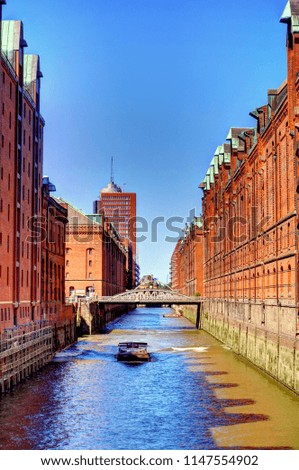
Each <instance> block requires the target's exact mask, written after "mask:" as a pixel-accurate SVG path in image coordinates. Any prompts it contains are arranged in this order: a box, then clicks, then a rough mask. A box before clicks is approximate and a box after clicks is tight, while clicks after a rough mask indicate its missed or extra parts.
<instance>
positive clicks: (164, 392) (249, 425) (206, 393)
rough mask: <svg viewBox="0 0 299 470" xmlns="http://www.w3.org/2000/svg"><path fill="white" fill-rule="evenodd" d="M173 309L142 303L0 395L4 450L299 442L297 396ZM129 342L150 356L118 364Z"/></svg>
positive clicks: (280, 445) (275, 445)
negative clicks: (173, 314)
mask: <svg viewBox="0 0 299 470" xmlns="http://www.w3.org/2000/svg"><path fill="white" fill-rule="evenodd" d="M170 312H171V310H170V309H155V308H152V307H149V308H138V309H136V310H134V311H132V312H129V313H128V314H126V315H124V316H122V317H120V318H119V319H117V320H115V321H113V322H111V323H110V324H109V325H108V326H107V328H106V331H105V333H103V334H97V335H93V336H87V337H84V338H79V340H78V342H77V343H76V344H75V345H74V346H72V347H70V348H68V349H67V350H65V351H62V352H60V353H57V354H56V356H55V358H54V361H52V362H51V363H50V364H49V365H48V366H46V368H45V369H44V370H42V371H40V372H39V373H38V374H37V376H36V377H34V378H32V379H30V380H27V381H26V382H25V383H23V384H22V385H20V386H19V387H18V388H17V389H16V390H15V391H14V393H13V394H9V395H7V396H6V397H5V400H2V401H1V402H0V420H1V424H2V429H9V432H5V433H3V435H2V436H1V441H0V447H1V448H2V449H48V450H49V449H57V450H58V449H64V450H67V449H69V450H71V449H72V450H73V449H82V450H84V449H86V450H88V449H102V450H105V449H107V450H109V449H127V450H129V449H150V450H153V449H160V450H163V449H178V450H180V449H211V450H212V449H244V448H247V449H248V448H252V449H299V418H298V416H299V413H298V410H299V399H298V397H297V396H296V395H295V394H294V393H292V392H290V391H289V390H287V389H286V388H285V387H282V386H280V385H278V383H277V382H276V381H274V380H273V379H271V378H269V377H268V376H267V375H265V374H264V373H261V372H260V371H259V370H258V369H256V368H255V367H253V366H252V365H250V364H249V363H248V362H246V361H244V360H242V359H241V358H240V357H238V356H237V355H235V354H234V353H233V352H232V351H231V350H230V349H229V348H227V347H226V346H225V345H223V344H222V343H220V342H218V341H217V340H215V339H214V338H213V337H211V336H210V335H209V334H207V333H205V332H203V331H198V330H196V328H195V327H194V325H193V324H192V323H190V322H189V321H188V320H187V319H186V318H184V317H180V318H170V317H168V318H167V317H164V316H163V315H165V314H166V315H167V314H169V313H170ZM123 341H142V342H147V343H148V351H149V352H150V354H151V362H146V363H141V364H140V363H139V364H126V363H122V362H118V361H117V359H116V357H115V355H116V354H117V350H118V348H117V345H118V343H119V342H123ZM12 415H14V416H18V420H13V421H12V420H11V416H12Z"/></svg>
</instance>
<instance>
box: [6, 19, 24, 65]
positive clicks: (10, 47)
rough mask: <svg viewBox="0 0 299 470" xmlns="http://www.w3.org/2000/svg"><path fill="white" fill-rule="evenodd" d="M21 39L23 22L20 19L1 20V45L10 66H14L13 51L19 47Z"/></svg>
mask: <svg viewBox="0 0 299 470" xmlns="http://www.w3.org/2000/svg"><path fill="white" fill-rule="evenodd" d="M22 40H23V24H22V22H21V21H15V20H5V21H2V34H1V41H2V44H1V47H2V50H3V52H4V54H5V55H6V57H7V58H8V60H9V62H10V63H11V65H12V66H15V63H14V61H15V57H14V53H15V51H18V50H19V49H20V47H21V41H22Z"/></svg>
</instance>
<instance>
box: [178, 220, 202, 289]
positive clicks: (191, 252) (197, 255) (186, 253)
mask: <svg viewBox="0 0 299 470" xmlns="http://www.w3.org/2000/svg"><path fill="white" fill-rule="evenodd" d="M202 267H203V233H202V223H201V220H200V219H199V218H198V217H195V218H194V220H193V221H192V223H191V224H189V225H188V226H187V227H186V229H185V234H184V237H183V238H181V239H179V240H178V242H177V244H176V246H175V249H174V251H173V254H172V257H171V287H172V289H174V290H177V291H179V292H180V293H181V294H184V295H188V296H192V295H202V294H203V269H202Z"/></svg>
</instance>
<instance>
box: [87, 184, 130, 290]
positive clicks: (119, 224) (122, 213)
mask: <svg viewBox="0 0 299 470" xmlns="http://www.w3.org/2000/svg"><path fill="white" fill-rule="evenodd" d="M94 213H98V214H103V215H104V216H105V217H106V218H107V220H109V221H110V222H112V223H113V225H114V227H115V228H116V230H117V232H118V233H119V236H120V238H121V240H122V243H123V244H124V245H125V246H126V248H127V265H126V269H127V288H128V289H131V288H132V287H135V285H136V284H137V283H138V281H139V266H138V264H137V246H136V193H128V192H123V191H122V189H121V188H120V187H119V186H117V185H116V184H115V183H114V181H113V179H112V180H111V181H110V183H109V184H108V185H107V187H106V188H104V189H102V191H101V193H100V199H99V200H98V201H95V202H94Z"/></svg>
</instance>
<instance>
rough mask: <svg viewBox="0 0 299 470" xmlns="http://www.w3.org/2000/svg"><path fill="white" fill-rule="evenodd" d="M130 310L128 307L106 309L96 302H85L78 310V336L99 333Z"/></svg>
mask: <svg viewBox="0 0 299 470" xmlns="http://www.w3.org/2000/svg"><path fill="white" fill-rule="evenodd" d="M129 310H130V309H129V308H128V307H127V306H126V305H106V306H105V308H104V307H103V306H100V305H99V304H98V302H96V301H93V302H89V301H86V300H83V301H81V302H80V303H79V304H78V310H77V325H78V335H79V336H81V335H84V334H87V335H91V334H94V333H97V332H99V331H101V329H103V328H104V326H105V325H107V324H108V323H110V322H111V321H113V320H115V319H116V318H118V317H120V316H121V315H124V314H125V313H127V312H128V311H129Z"/></svg>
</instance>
